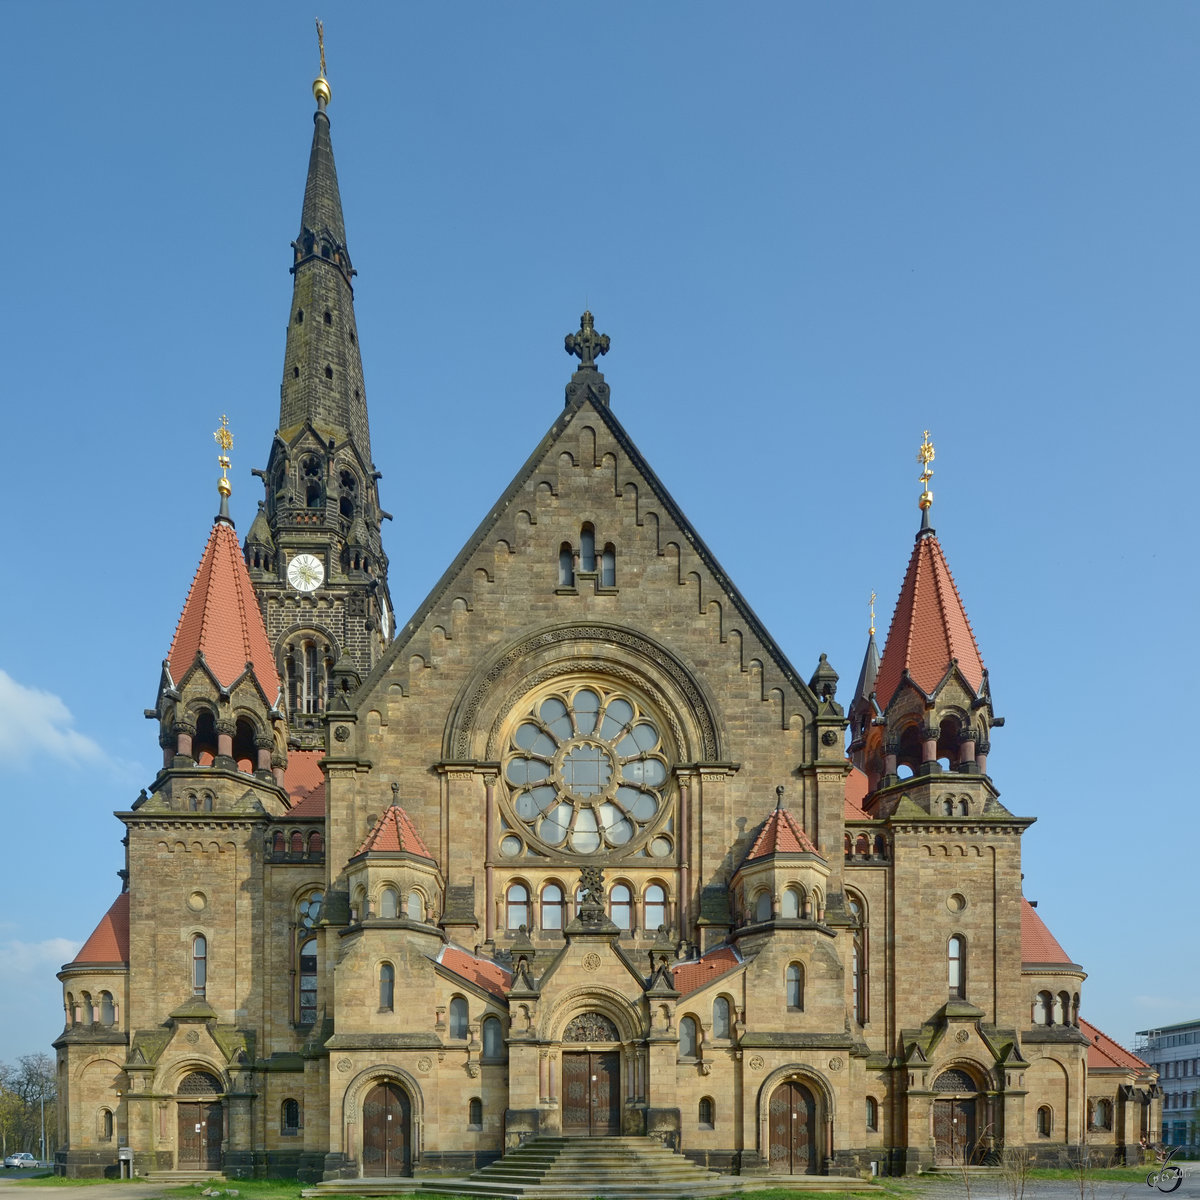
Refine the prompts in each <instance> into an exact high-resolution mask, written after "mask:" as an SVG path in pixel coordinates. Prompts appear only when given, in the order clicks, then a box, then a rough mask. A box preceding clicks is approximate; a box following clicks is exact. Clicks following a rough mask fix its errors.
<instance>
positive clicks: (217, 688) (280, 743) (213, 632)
mask: <svg viewBox="0 0 1200 1200" xmlns="http://www.w3.org/2000/svg"><path fill="white" fill-rule="evenodd" d="M214 436H215V438H216V440H217V444H218V445H219V446H220V448H221V453H220V456H219V458H218V462H219V463H220V466H221V478H220V480H218V482H217V489H218V492H219V494H220V497H221V509H220V512H219V513H218V514H217V517H216V519H215V520H214V521H213V526H212V530H211V532H210V533H209V535H208V542H207V544H206V545H205V547H204V553H203V554H202V555H201V557H200V565H199V566H198V567H197V568H196V575H195V577H194V579H193V580H192V586H191V587H190V588H189V590H188V594H187V599H186V600H185V601H184V604H183V611H182V613H181V614H180V617H179V624H178V625H177V626H176V628H175V636H174V637H173V638H172V639H171V648H170V650H169V652H168V654H167V657H166V659H164V661H163V669H162V676H161V681H160V683H159V690H158V701H157V704H156V706H155V708H154V709H153V710H152V711H150V712H148V713H147V714H146V715H147V716H151V717H156V718H157V719H158V721H159V742H160V744H161V746H162V748H163V771H162V772H161V773H160V775H159V778H158V780H157V781H156V782H155V786H154V793H155V798H154V804H155V805H156V806H157V807H162V806H163V805H166V807H167V808H170V807H171V806H172V804H173V803H175V802H176V801H178V800H179V796H178V795H176V792H177V790H179V789H186V788H188V787H191V788H192V792H191V793H188V794H190V795H192V798H193V799H195V798H196V795H198V793H196V792H195V789H194V784H195V772H196V770H197V768H205V769H206V770H207V769H209V768H216V769H217V771H216V773H213V772H210V773H209V775H208V776H206V778H211V779H214V780H215V779H217V777H218V775H220V773H221V771H224V772H225V773H226V775H225V777H224V778H225V784H216V783H214V784H213V786H212V787H211V788H210V787H207V786H206V788H205V793H206V794H207V796H208V803H207V809H205V811H210V810H212V809H213V800H214V795H215V797H216V800H217V801H218V807H220V806H221V805H225V806H227V805H228V804H229V803H233V801H232V800H231V799H230V797H229V796H228V795H222V794H221V793H222V788H226V790H228V791H231V792H232V793H235V794H236V796H238V797H241V798H242V799H239V800H237V803H242V800H244V798H245V797H246V795H247V794H248V793H247V786H246V783H245V778H246V776H248V775H249V776H253V777H254V779H255V785H254V788H253V789H252V791H257V792H259V793H261V794H260V795H259V798H258V800H256V801H254V802H255V803H260V805H261V804H265V805H266V806H267V807H268V808H270V807H272V806H274V807H282V806H283V804H284V803H285V800H284V795H283V792H282V789H281V788H280V787H279V784H280V783H281V782H282V779H283V771H284V768H285V766H286V764H287V755H286V747H287V722H286V718H285V716H284V713H283V709H282V705H281V703H280V686H279V673H278V671H277V670H276V667H275V656H274V654H273V653H272V652H271V645H270V643H269V642H268V640H267V631H266V628H265V627H264V625H263V619H262V613H261V612H260V610H259V607H258V598H257V597H256V596H255V594H254V585H253V584H252V583H251V582H250V574H249V572H248V570H247V568H246V563H245V561H244V559H243V557H242V549H241V547H240V546H239V545H238V540H237V533H236V532H235V531H234V528H233V521H232V519H231V518H230V516H229V504H228V502H229V495H230V491H231V485H230V482H229V478H228V471H229V465H230V463H229V451H230V448H231V447H232V446H233V435H232V434H231V433H230V432H229V427H228V423H227V421H226V419H225V418H224V417H222V418H221V427H220V429H218V430H217V431H216V433H215V434H214ZM239 776H240V778H238V777H239ZM226 785H227V786H226ZM264 789H265V790H264ZM182 794H184V793H183V792H180V795H182ZM264 797H265V798H264ZM197 811H199V810H197ZM260 811H261V809H260Z"/></svg>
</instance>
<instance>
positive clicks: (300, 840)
mask: <svg viewBox="0 0 1200 1200" xmlns="http://www.w3.org/2000/svg"><path fill="white" fill-rule="evenodd" d="M291 847H292V853H293V854H303V853H304V834H302V833H301V832H300V830H298V829H293V830H292V842H291Z"/></svg>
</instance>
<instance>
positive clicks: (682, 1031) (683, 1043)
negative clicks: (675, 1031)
mask: <svg viewBox="0 0 1200 1200" xmlns="http://www.w3.org/2000/svg"><path fill="white" fill-rule="evenodd" d="M698 1044H699V1031H698V1030H697V1028H696V1020H695V1018H694V1017H684V1018H683V1020H681V1021H680V1022H679V1057H680V1058H695V1057H696V1046H697V1045H698Z"/></svg>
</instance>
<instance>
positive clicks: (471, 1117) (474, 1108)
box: [467, 1096, 483, 1129]
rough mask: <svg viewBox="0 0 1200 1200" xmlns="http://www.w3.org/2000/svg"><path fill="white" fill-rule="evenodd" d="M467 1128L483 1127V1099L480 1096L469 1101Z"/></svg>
mask: <svg viewBox="0 0 1200 1200" xmlns="http://www.w3.org/2000/svg"><path fill="white" fill-rule="evenodd" d="M467 1128H469V1129H482V1128H483V1101H482V1100H480V1098H479V1097H478V1096H472V1097H471V1099H470V1100H468V1101H467Z"/></svg>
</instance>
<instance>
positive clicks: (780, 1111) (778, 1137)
mask: <svg viewBox="0 0 1200 1200" xmlns="http://www.w3.org/2000/svg"><path fill="white" fill-rule="evenodd" d="M767 1128H768V1138H769V1149H768V1159H767V1161H768V1167H769V1169H770V1171H771V1173H772V1174H778V1175H815V1174H817V1172H818V1170H819V1168H820V1154H819V1153H818V1147H817V1102H816V1100H815V1099H814V1098H813V1094H812V1092H810V1091H809V1090H808V1088H806V1087H805V1086H804V1084H802V1083H796V1082H795V1081H794V1080H787V1081H785V1082H784V1083H781V1084H780V1085H779V1086H778V1087H777V1088H776V1089H775V1090H774V1091H773V1092H772V1093H771V1103H770V1105H769V1108H768V1121H767Z"/></svg>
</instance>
